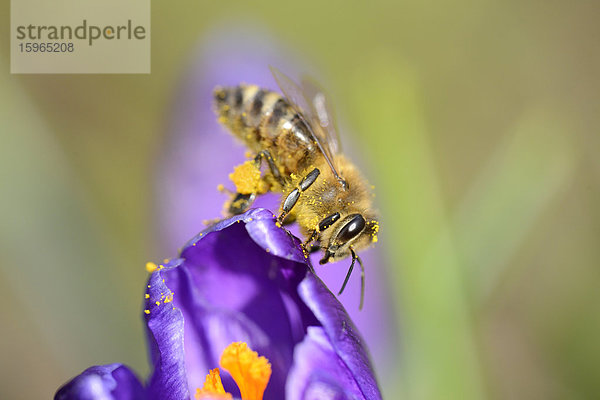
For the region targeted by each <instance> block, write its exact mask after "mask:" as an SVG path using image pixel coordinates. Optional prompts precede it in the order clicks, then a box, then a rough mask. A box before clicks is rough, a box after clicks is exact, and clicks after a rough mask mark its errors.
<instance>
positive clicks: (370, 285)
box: [156, 23, 398, 381]
mask: <svg viewBox="0 0 600 400" xmlns="http://www.w3.org/2000/svg"><path fill="white" fill-rule="evenodd" d="M232 26H233V27H236V26H237V27H238V28H237V29H238V30H237V31H235V28H233V29H232ZM206 37H207V38H208V39H207V40H206V41H204V42H202V43H200V44H199V46H198V48H197V50H196V51H195V52H194V53H193V58H192V60H191V63H190V66H189V69H188V71H187V72H186V73H184V74H183V79H182V80H181V84H180V87H179V88H178V90H177V91H176V97H175V99H174V106H173V110H172V112H171V114H170V115H172V120H171V121H170V125H169V134H170V135H169V137H168V138H167V139H168V141H167V146H165V149H164V152H163V157H162V159H160V160H159V162H157V164H156V165H157V167H158V168H157V172H158V181H159V185H158V188H159V189H158V191H157V196H156V198H157V199H158V203H157V210H156V211H157V215H158V216H159V221H158V227H159V228H158V229H157V230H156V231H157V232H159V235H160V237H159V243H161V244H163V246H164V247H163V248H162V250H163V254H173V252H175V251H176V250H177V249H178V248H179V246H181V243H183V241H185V240H187V239H188V238H189V237H191V236H192V235H194V234H196V232H198V230H199V227H202V226H203V224H204V221H207V220H214V219H215V218H219V217H220V216H221V210H222V208H223V203H224V202H225V200H226V199H227V197H226V196H225V195H223V194H221V193H219V192H218V191H217V190H216V188H217V185H219V184H225V186H229V187H230V188H232V189H233V185H232V184H231V182H230V180H229V177H228V175H229V173H231V172H232V171H233V167H234V166H236V165H238V164H241V163H242V162H243V161H244V160H246V157H245V155H244V152H245V150H246V149H245V148H244V146H243V145H241V144H240V143H236V140H235V139H234V138H233V136H232V135H231V134H228V133H227V131H226V130H225V128H224V127H222V126H221V125H219V123H218V122H217V118H216V114H215V112H214V110H213V104H212V101H213V95H212V93H213V90H214V88H215V87H216V86H219V85H220V86H231V85H237V84H239V83H248V84H256V85H260V86H262V87H265V88H268V89H272V90H275V91H279V89H278V88H277V86H276V82H275V81H274V79H273V77H272V76H271V73H270V71H269V68H268V67H269V65H273V66H276V67H277V68H279V69H280V70H281V71H283V72H284V73H286V74H288V75H290V76H291V77H292V78H294V77H296V78H297V77H299V76H301V75H302V74H307V75H310V76H314V77H316V78H317V79H318V78H319V74H318V71H315V70H311V69H310V68H307V67H306V64H307V63H306V62H305V61H304V60H303V58H302V57H301V55H299V54H296V53H295V52H294V51H293V49H292V48H290V45H284V44H283V43H279V42H278V41H276V40H275V39H274V38H273V36H272V35H269V34H267V33H264V32H261V31H260V30H257V29H256V28H253V27H248V26H244V25H243V24H238V23H227V25H226V27H225V28H223V29H217V30H214V31H213V32H212V33H211V34H208V35H206ZM318 80H319V79H318ZM333 106H335V102H333ZM338 122H339V125H340V133H341V136H342V142H343V143H342V144H343V145H344V151H345V152H349V153H350V156H351V158H352V159H353V160H355V161H360V157H354V156H353V155H352V148H351V147H350V146H348V145H349V143H348V142H347V140H346V139H348V133H347V130H345V129H344V125H343V123H342V121H338ZM365 172H366V173H367V176H368V175H369V174H368V170H367V171H365ZM253 207H264V208H267V209H269V210H271V211H273V212H274V213H278V212H279V208H280V198H279V196H276V195H272V194H267V195H263V196H259V197H258V198H257V200H256V201H255V203H254V205H253ZM383 225H384V227H383V229H384V230H385V220H383ZM288 229H292V232H294V233H295V234H296V235H297V236H299V235H298V232H297V231H294V229H295V227H294V226H293V225H292V226H291V227H289V228H288ZM384 236H385V235H384ZM384 239H385V238H384ZM383 242H385V240H383ZM384 244H385V243H378V244H377V246H374V248H373V249H370V250H367V251H364V252H361V253H360V256H361V258H362V260H363V262H364V265H365V269H366V290H365V303H364V308H363V310H362V311H359V309H358V305H359V302H360V279H359V277H358V273H357V271H355V272H354V275H353V276H352V277H351V279H350V281H349V283H348V286H347V287H346V290H345V291H344V293H343V294H342V295H341V296H340V298H339V299H340V301H341V302H342V303H343V304H344V305H345V307H346V309H347V310H348V313H349V314H350V317H351V318H352V320H353V321H354V322H355V324H356V325H357V327H358V328H359V330H360V332H361V333H362V334H363V337H364V339H365V340H366V343H367V345H368V347H369V349H370V351H371V354H372V356H373V359H374V360H375V364H376V365H378V366H381V367H382V372H381V373H382V378H383V380H384V381H385V380H386V379H388V380H389V379H395V376H394V375H393V374H394V370H395V369H396V368H397V366H398V360H397V358H395V355H396V354H397V347H396V346H397V337H398V334H397V332H396V321H395V319H394V315H395V314H396V313H395V312H394V310H392V304H393V301H392V300H391V298H390V291H389V287H388V286H387V285H388V282H389V280H388V279H387V277H386V275H385V273H386V271H385V264H386V263H385V260H384V258H383V255H382V254H383V253H382V251H381V249H382V246H381V245H384ZM319 257H322V254H319V253H315V254H313V255H312V257H311V258H312V264H313V265H315V266H316V270H317V274H318V275H319V277H320V278H321V279H322V280H323V282H325V283H326V285H327V286H328V287H329V288H330V289H331V290H332V291H334V292H337V290H339V288H340V287H341V284H342V281H343V279H344V276H345V274H346V271H347V268H348V267H349V264H350V260H343V261H340V262H337V263H335V264H327V265H324V266H320V265H319V263H318V259H319ZM386 374H387V375H386Z"/></svg>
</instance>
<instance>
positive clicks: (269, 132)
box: [214, 85, 314, 170]
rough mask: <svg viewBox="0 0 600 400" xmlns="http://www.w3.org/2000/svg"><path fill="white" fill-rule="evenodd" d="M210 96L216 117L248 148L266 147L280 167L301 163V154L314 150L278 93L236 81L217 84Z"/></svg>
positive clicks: (296, 116)
mask: <svg viewBox="0 0 600 400" xmlns="http://www.w3.org/2000/svg"><path fill="white" fill-rule="evenodd" d="M214 97H215V103H216V108H217V113H218V114H219V121H220V122H221V123H223V124H224V125H225V126H226V127H227V128H229V130H230V131H231V132H232V133H233V134H235V135H236V136H237V137H239V138H240V139H242V140H243V141H244V142H246V144H247V145H248V146H249V147H250V148H251V149H254V150H255V151H259V150H263V149H266V150H270V151H271V153H272V155H273V156H278V158H279V160H280V163H281V164H282V166H283V167H284V169H286V170H288V169H290V170H292V169H293V168H296V164H298V163H299V162H300V164H303V162H302V161H301V160H304V158H306V155H302V154H311V153H312V152H313V151H314V141H313V140H312V138H311V136H310V133H309V128H308V126H307V125H306V123H305V122H304V121H303V120H302V118H300V116H299V114H298V113H297V112H296V111H295V110H294V108H293V107H292V106H291V105H290V104H289V103H288V101H287V100H286V99H285V98H284V97H282V96H281V95H280V94H279V93H276V92H273V91H270V90H266V89H261V88H259V87H258V86H255V85H239V86H233V87H224V88H217V89H216V90H215V92H214ZM288 163H293V164H294V165H287V164H288Z"/></svg>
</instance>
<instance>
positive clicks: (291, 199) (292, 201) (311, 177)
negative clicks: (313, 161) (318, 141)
mask: <svg viewBox="0 0 600 400" xmlns="http://www.w3.org/2000/svg"><path fill="white" fill-rule="evenodd" d="M320 173H321V171H319V169H318V168H315V169H313V170H312V171H310V172H309V173H308V174H307V175H306V176H305V177H304V179H302V181H301V182H300V184H299V185H298V187H297V188H295V189H294V190H292V191H291V192H290V194H288V195H287V197H286V198H285V200H284V201H283V205H282V206H281V209H282V211H281V214H280V215H279V218H277V219H278V220H279V223H282V222H283V220H284V219H285V217H286V215H288V213H289V212H290V211H292V208H294V206H295V205H296V202H297V201H298V199H299V198H300V194H301V193H302V192H304V191H306V189H308V188H309V187H310V185H312V184H313V183H315V181H316V180H317V177H318V176H319V174H320Z"/></svg>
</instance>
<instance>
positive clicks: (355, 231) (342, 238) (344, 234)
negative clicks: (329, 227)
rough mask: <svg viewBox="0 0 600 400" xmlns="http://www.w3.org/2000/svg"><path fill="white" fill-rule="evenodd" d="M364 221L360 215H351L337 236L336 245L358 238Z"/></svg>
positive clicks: (363, 226)
mask: <svg viewBox="0 0 600 400" xmlns="http://www.w3.org/2000/svg"><path fill="white" fill-rule="evenodd" d="M365 224H366V223H365V219H364V218H363V216H362V215H360V214H354V215H352V216H351V217H350V218H349V220H348V222H346V225H344V227H343V228H342V229H341V230H340V231H339V233H338V234H337V240H336V242H337V243H346V242H348V241H350V240H352V239H354V238H355V237H356V236H358V235H359V234H360V233H361V232H362V230H363V229H364V228H365Z"/></svg>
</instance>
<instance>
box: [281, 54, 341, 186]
mask: <svg viewBox="0 0 600 400" xmlns="http://www.w3.org/2000/svg"><path fill="white" fill-rule="evenodd" d="M270 69H271V73H272V74H273V77H274V78H275V81H276V82H277V86H279V89H281V91H282V93H283V95H284V96H285V97H286V99H287V100H288V102H289V103H290V105H291V106H292V107H293V108H294V109H295V110H296V112H297V113H298V114H299V115H300V117H301V118H303V119H304V122H305V123H306V125H307V126H308V129H309V131H310V134H311V135H312V138H313V140H314V141H315V143H316V144H317V146H318V147H319V150H321V153H323V156H324V157H325V160H326V161H327V164H329V167H330V168H331V171H332V172H333V174H334V176H335V177H336V178H337V179H338V180H339V181H340V182H342V183H343V184H344V185H345V182H344V180H343V179H342V178H341V177H340V175H339V174H338V172H337V169H336V165H335V157H334V155H335V154H337V151H338V150H339V141H338V140H337V136H336V135H335V134H334V136H333V137H334V138H335V140H331V137H332V136H331V134H330V133H329V132H330V129H331V128H332V127H333V120H332V119H331V118H329V116H330V115H331V114H330V113H329V112H328V111H327V108H326V102H325V98H324V95H323V93H322V91H319V90H316V89H314V88H316V86H314V85H313V86H311V87H308V88H302V87H300V86H298V85H297V84H296V83H295V82H294V81H292V80H291V79H290V78H288V77H287V76H286V75H285V74H284V73H283V72H281V71H280V70H278V69H277V68H275V67H273V66H271V67H270ZM315 99H316V102H317V105H315ZM319 112H321V116H319ZM323 124H325V125H323ZM333 132H335V128H333ZM332 148H333V149H332ZM334 149H335V151H334Z"/></svg>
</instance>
